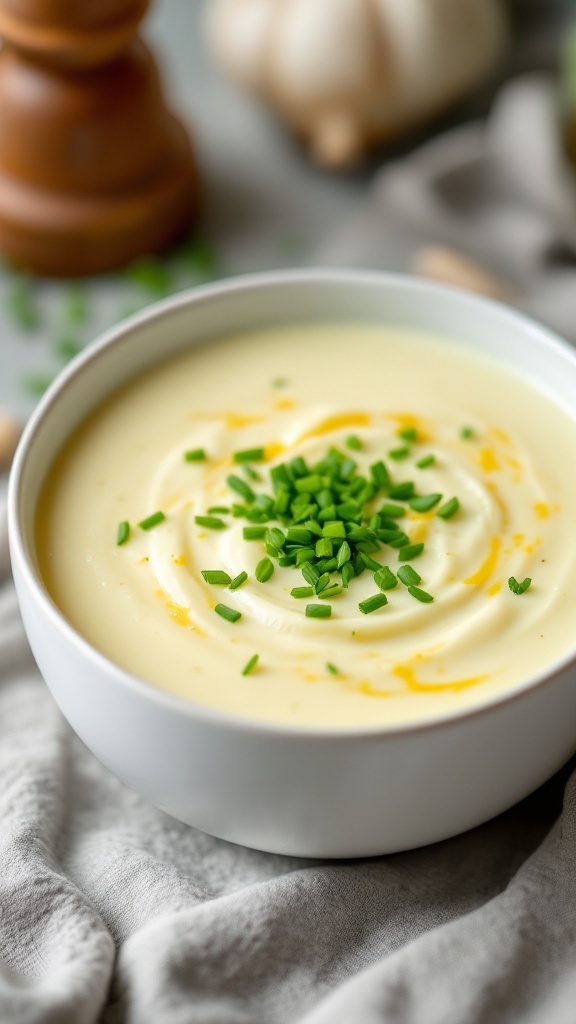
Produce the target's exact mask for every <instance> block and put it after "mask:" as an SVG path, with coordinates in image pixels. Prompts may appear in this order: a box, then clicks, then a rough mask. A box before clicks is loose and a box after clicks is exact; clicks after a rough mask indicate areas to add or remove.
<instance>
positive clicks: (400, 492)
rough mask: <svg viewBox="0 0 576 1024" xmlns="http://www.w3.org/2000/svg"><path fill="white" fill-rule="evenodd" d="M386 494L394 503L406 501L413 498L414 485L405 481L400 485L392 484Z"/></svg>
mask: <svg viewBox="0 0 576 1024" xmlns="http://www.w3.org/2000/svg"><path fill="white" fill-rule="evenodd" d="M388 493H389V495H390V497H391V498H393V499H394V500H395V501H408V499H409V498H412V497H414V484H413V483H412V481H411V480H406V481H405V482H404V483H401V484H394V486H393V487H391V488H390V489H389V491H388Z"/></svg>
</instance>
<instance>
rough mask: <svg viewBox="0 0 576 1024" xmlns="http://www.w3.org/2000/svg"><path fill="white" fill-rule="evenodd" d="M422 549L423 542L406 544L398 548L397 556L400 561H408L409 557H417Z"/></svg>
mask: <svg viewBox="0 0 576 1024" xmlns="http://www.w3.org/2000/svg"><path fill="white" fill-rule="evenodd" d="M423 551H424V545H423V544H407V545H406V547H405V548H400V550H399V552H398V558H399V559H400V561H401V562H409V561H410V559H411V558H418V555H421V554H422V552H423Z"/></svg>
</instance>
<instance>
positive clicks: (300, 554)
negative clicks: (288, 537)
mask: <svg viewBox="0 0 576 1024" xmlns="http://www.w3.org/2000/svg"><path fill="white" fill-rule="evenodd" d="M314 558H316V551H315V550H314V548H298V550H297V551H296V554H295V555H294V565H295V566H296V568H297V569H299V568H300V566H301V565H304V564H305V563H306V562H311V561H312V559H314Z"/></svg>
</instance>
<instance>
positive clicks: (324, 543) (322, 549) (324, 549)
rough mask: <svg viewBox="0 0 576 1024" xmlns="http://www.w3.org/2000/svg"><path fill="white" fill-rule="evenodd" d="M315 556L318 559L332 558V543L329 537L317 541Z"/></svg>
mask: <svg viewBox="0 0 576 1024" xmlns="http://www.w3.org/2000/svg"><path fill="white" fill-rule="evenodd" d="M342 525H344V524H342ZM315 554H316V557H317V558H331V557H332V541H331V540H330V538H329V537H320V539H319V540H317V541H316V548H315Z"/></svg>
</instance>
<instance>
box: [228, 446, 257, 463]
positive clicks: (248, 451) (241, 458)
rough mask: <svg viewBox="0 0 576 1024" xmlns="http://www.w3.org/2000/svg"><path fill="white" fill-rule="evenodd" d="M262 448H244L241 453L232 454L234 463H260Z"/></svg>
mask: <svg viewBox="0 0 576 1024" xmlns="http://www.w3.org/2000/svg"><path fill="white" fill-rule="evenodd" d="M263 458H264V448H245V449H244V451H242V452H234V462H262V459H263Z"/></svg>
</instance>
